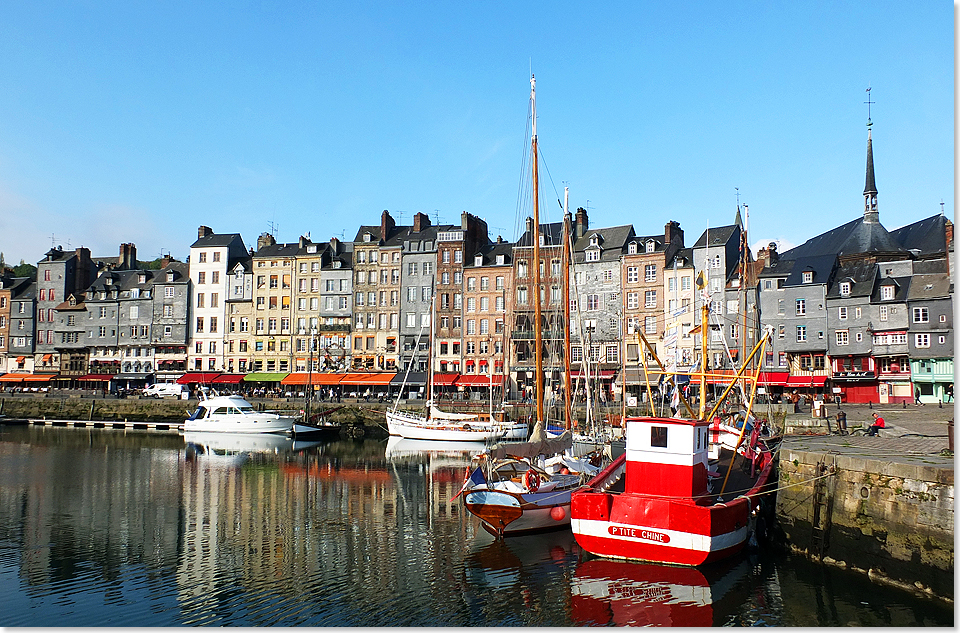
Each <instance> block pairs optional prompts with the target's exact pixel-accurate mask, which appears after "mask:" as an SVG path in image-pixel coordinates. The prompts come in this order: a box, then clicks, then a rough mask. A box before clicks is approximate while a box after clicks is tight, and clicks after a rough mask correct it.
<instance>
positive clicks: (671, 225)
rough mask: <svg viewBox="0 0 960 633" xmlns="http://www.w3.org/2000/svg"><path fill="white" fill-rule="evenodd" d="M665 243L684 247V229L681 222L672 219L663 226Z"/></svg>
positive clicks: (665, 244) (665, 245)
mask: <svg viewBox="0 0 960 633" xmlns="http://www.w3.org/2000/svg"><path fill="white" fill-rule="evenodd" d="M663 245H664V247H667V246H676V247H677V248H683V229H681V228H680V223H679V222H676V221H674V220H670V221H669V222H667V224H666V225H665V226H664V227H663Z"/></svg>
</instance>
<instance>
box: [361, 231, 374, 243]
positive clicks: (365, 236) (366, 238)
mask: <svg viewBox="0 0 960 633" xmlns="http://www.w3.org/2000/svg"><path fill="white" fill-rule="evenodd" d="M363 241H364V242H371V241H373V235H371V234H369V233H364V234H363Z"/></svg>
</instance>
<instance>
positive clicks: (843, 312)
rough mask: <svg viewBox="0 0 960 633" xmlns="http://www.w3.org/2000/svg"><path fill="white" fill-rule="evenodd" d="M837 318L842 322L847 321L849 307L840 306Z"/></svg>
mask: <svg viewBox="0 0 960 633" xmlns="http://www.w3.org/2000/svg"><path fill="white" fill-rule="evenodd" d="M837 316H838V317H839V318H840V319H841V320H844V321H845V320H846V318H847V306H840V307H839V308H837Z"/></svg>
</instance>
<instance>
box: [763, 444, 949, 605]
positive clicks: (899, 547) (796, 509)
mask: <svg viewBox="0 0 960 633" xmlns="http://www.w3.org/2000/svg"><path fill="white" fill-rule="evenodd" d="M819 441H821V442H823V445H821V446H817V445H816V443H817V440H806V441H801V442H800V443H799V444H796V443H795V442H791V440H790V438H788V439H786V440H785V441H784V444H783V446H782V447H781V455H780V462H779V469H780V476H779V480H780V490H779V491H778V493H777V518H778V524H779V528H780V529H781V530H782V532H783V534H782V536H783V537H784V538H785V540H786V542H787V543H788V545H789V547H790V548H791V549H793V550H794V551H796V552H799V553H802V554H805V555H807V556H809V557H811V558H814V559H819V560H822V561H823V562H824V563H827V564H834V565H837V566H840V567H845V568H848V569H851V570H854V571H860V572H863V573H866V574H868V575H869V576H870V577H871V578H872V579H874V580H876V581H878V582H886V583H889V584H894V585H899V586H902V587H904V588H907V589H911V590H914V591H921V592H924V593H927V594H930V595H934V596H937V597H940V598H944V599H947V600H951V601H952V600H953V592H954V588H953V586H954V582H953V550H954V546H953V545H954V536H953V535H954V481H953V463H952V455H944V456H938V455H936V454H934V455H930V454H926V455H924V454H923V452H922V450H921V451H913V454H910V453H911V451H910V450H909V448H910V447H909V446H906V445H905V442H906V440H903V441H901V442H898V445H896V446H893V445H891V440H884V439H881V438H866V437H864V438H821V439H820V440H819ZM831 441H832V442H833V443H832V444H831V443H829V442H831ZM854 441H856V442H859V444H857V443H856V442H854ZM920 441H922V440H920ZM811 444H813V446H811Z"/></svg>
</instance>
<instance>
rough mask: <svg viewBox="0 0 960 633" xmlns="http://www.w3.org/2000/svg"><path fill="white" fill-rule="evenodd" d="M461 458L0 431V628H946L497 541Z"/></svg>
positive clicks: (722, 575) (876, 590)
mask: <svg viewBox="0 0 960 633" xmlns="http://www.w3.org/2000/svg"><path fill="white" fill-rule="evenodd" d="M411 442H413V443H411ZM428 444H429V443H428ZM477 450H478V447H477V446H454V445H449V444H445V445H443V446H429V445H425V444H420V443H416V442H415V441H391V442H389V443H388V442H384V441H357V442H355V441H334V442H310V443H300V442H294V441H292V440H290V439H289V438H285V437H282V436H276V437H267V438H263V437H257V436H245V437H243V438H236V437H228V436H218V437H213V438H211V437H203V436H201V437H196V436H192V435H191V436H181V435H178V434H176V433H157V432H152V431H119V430H116V431H114V430H103V429H64V428H52V427H3V426H0V590H2V591H3V595H4V600H5V602H4V610H3V615H2V616H0V625H4V626H54V625H56V626H105V625H123V626H178V625H180V626H183V625H235V626H266V625H284V626H293V625H311V626H323V625H336V626H497V625H505V626H548V625H552V626H572V625H591V626H592V625H614V624H626V623H630V624H638V623H663V622H664V621H668V622H670V623H680V622H696V623H703V624H704V625H709V624H784V625H794V624H803V625H812V626H816V625H823V624H828V625H838V624H840V625H843V624H849V623H860V624H870V625H873V624H877V625H882V624H893V625H898V624H910V623H921V624H940V625H948V624H952V622H953V620H952V614H951V613H950V611H949V610H948V609H944V608H942V607H937V606H936V605H933V606H932V605H931V603H930V602H929V601H923V600H918V599H912V598H910V597H909V596H908V595H906V594H903V593H902V592H899V593H897V592H896V591H895V590H890V589H886V588H882V587H877V586H874V585H872V584H871V583H870V582H869V581H868V580H866V579H862V578H860V577H856V576H852V575H850V574H846V575H843V574H840V573H839V572H833V571H826V572H825V571H824V570H823V569H822V568H819V567H816V566H809V565H807V564H805V563H803V562H800V561H792V560H790V559H784V558H766V559H763V558H761V559H759V560H754V559H741V561H740V562H739V563H736V564H734V565H733V566H731V567H730V568H728V569H725V570H724V569H721V568H717V569H716V570H715V571H714V572H708V571H702V572H699V571H696V570H687V569H682V568H662V567H657V566H642V565H637V564H634V563H621V562H614V561H603V560H600V559H591V558H589V557H588V556H587V555H585V554H584V553H583V552H582V551H580V549H579V548H578V547H577V544H576V541H575V540H574V539H573V536H572V534H571V533H570V532H569V531H560V532H551V533H548V534H542V535H532V536H524V537H516V538H511V539H507V540H505V541H496V540H494V539H493V537H491V536H490V535H489V534H487V533H486V532H485V531H483V530H482V529H480V527H479V524H478V523H477V521H476V520H475V519H474V518H473V517H472V516H470V515H469V513H467V512H465V511H464V510H463V507H462V505H461V502H460V500H459V499H454V497H455V495H456V493H457V491H458V490H459V489H460V486H461V484H462V481H463V475H464V472H465V470H466V467H467V465H468V464H469V462H470V459H471V457H472V456H473V455H474V454H475V453H476V452H477ZM711 574H713V575H711ZM824 574H826V576H825V575H824ZM858 583H859V584H858ZM861 598H862V600H861ZM862 601H866V602H868V603H869V604H868V605H866V606H865V605H862V604H861V602H862ZM644 618H646V619H644Z"/></svg>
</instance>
